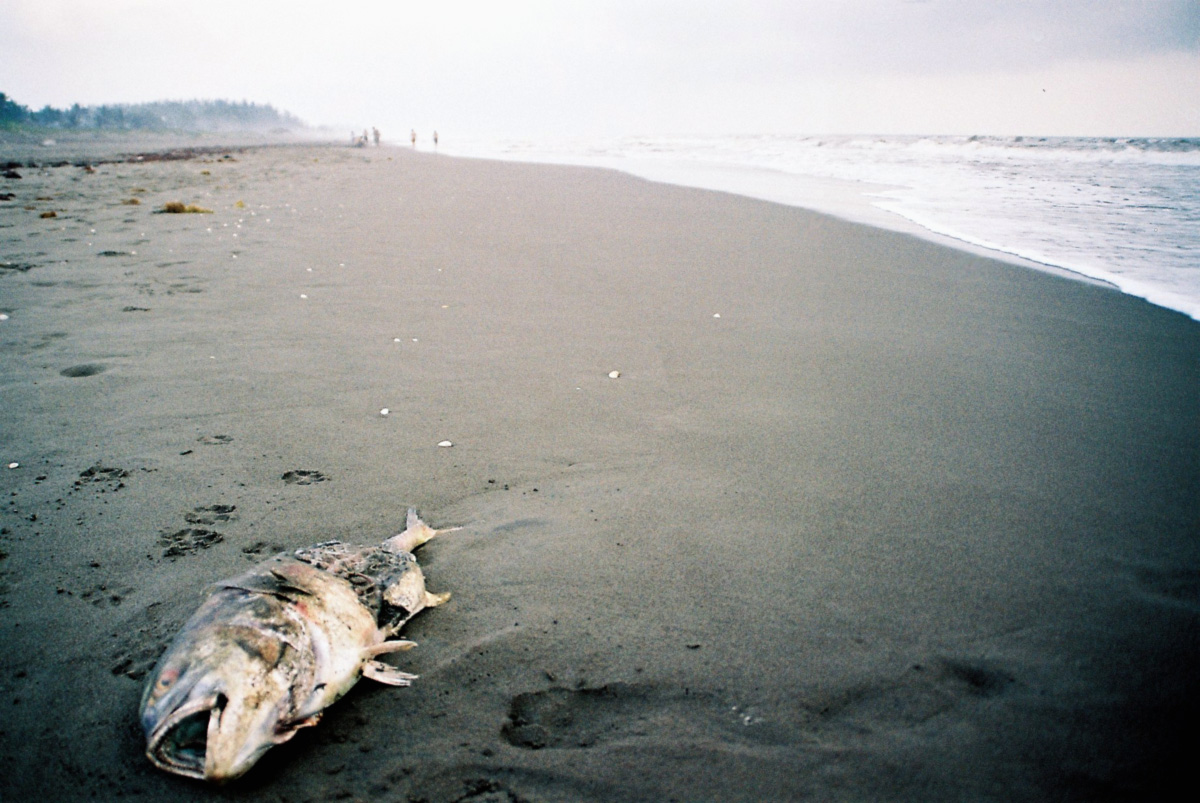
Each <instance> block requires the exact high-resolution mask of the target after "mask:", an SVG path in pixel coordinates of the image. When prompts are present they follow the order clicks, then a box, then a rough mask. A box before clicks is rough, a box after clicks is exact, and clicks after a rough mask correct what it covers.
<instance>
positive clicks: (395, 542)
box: [383, 507, 462, 552]
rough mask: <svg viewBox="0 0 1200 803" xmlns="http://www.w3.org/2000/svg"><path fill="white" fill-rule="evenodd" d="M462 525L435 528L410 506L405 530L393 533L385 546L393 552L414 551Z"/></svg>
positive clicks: (384, 543)
mask: <svg viewBox="0 0 1200 803" xmlns="http://www.w3.org/2000/svg"><path fill="white" fill-rule="evenodd" d="M460 529H462V528H461V527H448V528H446V529H443V530H435V529H433V528H432V527H430V526H429V525H428V524H426V523H425V522H423V521H421V517H420V516H418V515H417V509H416V508H413V507H410V508H409V509H408V519H407V521H406V522H405V526H404V532H402V533H400V534H398V535H393V536H392V537H391V538H389V539H387V540H386V541H384V542H383V545H384V547H385V548H387V549H390V550H392V551H393V552H412V551H413V550H414V549H416V548H417V547H419V546H421V544H424V543H425V542H426V541H428V540H430V539H431V538H434V537H435V536H438V535H441V534H442V533H449V532H453V531H455V530H460Z"/></svg>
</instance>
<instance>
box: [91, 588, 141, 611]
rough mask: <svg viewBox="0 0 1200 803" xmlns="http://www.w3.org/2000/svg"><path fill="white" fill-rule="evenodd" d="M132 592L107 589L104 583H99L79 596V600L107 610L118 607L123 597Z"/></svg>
mask: <svg viewBox="0 0 1200 803" xmlns="http://www.w3.org/2000/svg"><path fill="white" fill-rule="evenodd" d="M132 591H133V589H132V588H109V587H108V585H107V584H106V583H101V584H100V585H98V586H94V587H92V588H90V589H88V590H87V591H85V592H83V593H82V594H80V595H79V598H80V599H81V600H83V601H84V602H90V603H92V604H93V605H95V606H96V607H97V608H109V607H116V606H117V605H120V604H121V601H122V600H123V599H124V598H125V595H126V594H129V593H132Z"/></svg>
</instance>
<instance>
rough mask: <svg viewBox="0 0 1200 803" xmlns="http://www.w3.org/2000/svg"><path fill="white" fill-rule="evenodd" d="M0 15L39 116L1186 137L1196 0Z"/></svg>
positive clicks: (290, 6)
mask: <svg viewBox="0 0 1200 803" xmlns="http://www.w3.org/2000/svg"><path fill="white" fill-rule="evenodd" d="M578 5H580V4H565V3H556V2H549V1H546V2H538V1H536V0H534V1H529V0H525V1H524V2H520V1H519V2H512V3H507V4H498V3H486V2H473V1H471V0H446V1H445V2H440V3H432V2H428V1H426V2H420V3H417V2H406V1H405V2H389V3H384V2H358V3H353V2H351V3H345V2H340V3H333V2H313V3H305V4H294V3H290V2H280V1H279V0H259V1H258V2H254V3H241V2H234V1H233V0H212V1H211V2H206V3H203V4H163V3H159V2H152V1H151V0H106V2H104V3H98V2H84V1H83V0H0V53H3V56H2V57H0V91H4V92H6V93H7V94H8V95H9V97H11V98H13V99H14V100H16V101H18V102H20V103H23V104H25V105H27V106H30V107H32V108H35V109H36V108H40V107H42V106H43V105H46V104H49V105H52V106H58V107H67V106H70V105H72V104H74V103H81V104H85V105H88V104H91V105H100V104H113V103H140V102H145V101H153V100H168V99H190V98H227V99H230V100H242V99H248V100H251V101H256V102H260V103H270V104H272V105H274V106H275V107H277V108H279V109H281V110H286V111H288V112H291V113H293V114H295V115H297V116H299V117H300V118H302V119H304V120H306V121H307V122H309V123H312V124H316V125H329V126H331V127H338V128H340V127H350V126H353V127H355V128H356V129H361V128H362V127H363V126H369V125H377V126H379V127H380V128H381V129H383V130H384V134H385V136H391V137H394V138H396V139H402V138H403V137H404V134H405V133H406V132H407V131H408V129H410V128H417V129H418V130H420V131H421V132H422V133H423V134H425V135H427V134H428V132H429V131H431V130H432V129H433V128H437V129H439V130H440V131H442V132H443V136H446V135H450V136H454V135H455V134H461V135H474V136H479V135H510V136H538V135H556V136H559V135H581V136H586V135H622V134H664V133H700V134H704V133H713V134H716V133H813V134H823V133H878V134H1032V135H1038V134H1040V135H1089V136H1189V135H1191V136H1194V135H1197V134H1200V0H1161V2H1156V1H1154V0H1099V1H1098V2H1085V1H1082V0H1027V1H1017V0H924V1H922V0H839V2H830V1H829V0H824V1H823V2H816V1H814V0H790V1H787V2H785V1H784V0H740V2H739V1H738V0H688V1H687V2H684V1H683V0H598V1H597V2H589V3H587V4H582V7H577V6H578Z"/></svg>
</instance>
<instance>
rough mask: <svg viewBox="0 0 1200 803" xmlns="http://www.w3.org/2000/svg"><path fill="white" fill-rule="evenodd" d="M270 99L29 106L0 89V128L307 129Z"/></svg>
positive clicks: (125, 129)
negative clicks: (31, 107)
mask: <svg viewBox="0 0 1200 803" xmlns="http://www.w3.org/2000/svg"><path fill="white" fill-rule="evenodd" d="M305 127H306V125H305V124H304V122H303V121H302V120H300V119H299V118H297V117H296V116H294V115H292V114H290V113H288V112H285V111H279V110H278V109H276V108H275V107H273V106H271V105H269V104H260V103H251V102H249V101H245V100H243V101H240V102H236V101H228V100H164V101H154V102H152V103H132V104H130V103H117V104H105V105H102V106H81V105H79V104H78V103H76V104H74V105H72V106H71V107H70V108H68V109H58V108H55V107H53V106H49V105H46V106H43V107H42V108H41V109H38V110H36V111H35V110H33V109H30V108H29V107H28V106H24V105H22V104H20V103H17V102H16V101H14V100H13V99H12V98H10V97H8V95H6V94H5V93H3V92H0V130H10V131H11V130H17V129H22V128H45V129H59V130H110V131H135V130H138V131H171V130H175V131H271V132H282V131H289V130H295V129H299V128H305Z"/></svg>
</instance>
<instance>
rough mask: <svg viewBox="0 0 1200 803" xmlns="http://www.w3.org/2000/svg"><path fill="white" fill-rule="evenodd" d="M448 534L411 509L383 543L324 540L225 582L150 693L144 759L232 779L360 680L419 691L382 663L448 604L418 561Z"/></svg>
mask: <svg viewBox="0 0 1200 803" xmlns="http://www.w3.org/2000/svg"><path fill="white" fill-rule="evenodd" d="M452 529H458V528H457V527H456V528H452ZM444 532H449V530H434V529H433V528H431V527H429V526H428V525H427V524H425V522H423V521H421V519H420V518H419V517H418V516H417V512H416V511H415V510H412V509H410V510H409V511H408V521H407V525H406V528H405V530H404V532H402V533H400V534H399V535H394V536H392V537H391V538H389V539H387V540H386V541H384V542H383V543H382V544H381V545H379V546H353V545H350V544H345V543H342V542H340V541H326V542H324V543H320V544H317V545H315V546H311V547H307V548H304V549H297V550H296V551H295V552H282V553H280V554H278V555H276V556H275V557H273V558H270V559H269V560H266V561H264V562H263V563H260V564H259V565H257V566H255V567H254V568H253V569H251V570H249V571H248V572H245V573H244V574H241V575H238V576H237V577H234V578H231V579H229V580H224V581H222V582H220V583H217V584H216V585H215V587H214V589H213V590H212V592H211V593H210V595H209V597H208V599H207V600H206V601H205V602H204V604H203V605H201V606H200V608H199V609H198V610H197V611H196V612H195V613H194V614H193V615H192V618H191V619H189V620H188V621H187V623H186V624H185V625H184V626H183V629H182V630H181V631H180V632H179V634H178V635H177V636H176V637H175V640H174V641H173V642H172V643H171V646H170V647H168V648H167V651H166V652H165V653H164V654H163V656H162V657H161V658H160V659H159V661H158V664H157V665H156V666H155V668H154V671H153V673H152V674H151V675H150V678H149V681H148V682H147V685H146V689H145V691H144V693H143V694H142V703H141V719H142V728H143V730H144V731H145V734H146V756H147V757H148V758H149V759H150V761H151V762H153V763H154V765H155V766H157V767H159V768H161V769H164V770H166V771H167V772H173V773H176V774H178V775H185V776H187V777H189V778H199V779H203V780H206V781H212V782H215V783H224V782H226V781H231V780H233V779H234V778H237V777H239V776H241V775H242V774H244V773H245V772H246V771H247V770H249V769H250V768H251V767H252V766H254V763H255V762H256V761H258V759H259V758H261V757H262V755H263V754H264V753H266V751H267V750H269V749H270V748H272V747H274V746H275V745H277V744H283V743H284V742H286V741H288V740H289V739H291V738H292V737H293V736H295V735H296V732H297V731H298V730H300V729H301V728H306V727H309V726H311V725H316V724H317V722H318V721H319V720H320V719H321V714H322V712H323V711H324V709H325V708H327V707H328V706H329V705H331V704H332V703H333V702H335V701H336V700H337V699H338V698H340V697H341V696H342V695H344V694H345V693H346V692H348V691H349V690H350V689H351V688H352V687H353V686H354V684H355V683H357V682H358V679H359V678H360V677H362V676H366V677H369V678H371V679H372V680H376V681H379V682H380V683H387V684H390V685H393V686H408V685H411V683H412V681H413V680H415V679H416V675H411V674H409V673H407V672H402V671H400V670H399V669H397V668H395V667H393V666H390V665H388V664H385V663H383V662H382V661H379V660H378V658H379V656H380V655H383V654H385V653H390V652H397V651H399V650H407V649H409V648H411V647H414V646H416V645H415V644H414V643H413V642H411V641H405V640H402V639H396V640H390V639H392V637H393V636H395V635H396V634H397V633H398V632H399V631H400V628H401V627H403V626H404V624H405V623H406V622H407V621H408V620H409V619H411V618H412V617H414V616H416V615H417V614H418V613H420V612H421V611H422V610H424V609H425V608H432V607H434V606H436V605H441V604H442V603H443V602H445V601H446V600H447V599H449V598H450V594H449V593H446V594H433V593H430V592H429V591H427V590H426V588H425V576H424V574H422V572H421V567H420V566H418V565H417V560H416V558H415V557H414V556H413V554H412V552H413V550H414V549H416V548H417V547H419V546H420V545H421V544H424V543H425V542H426V541H428V540H429V539H431V538H433V537H434V536H435V535H438V534H440V533H444Z"/></svg>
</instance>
